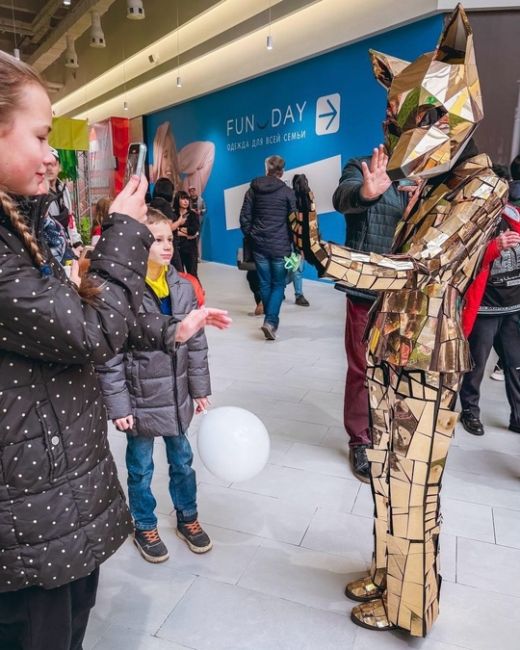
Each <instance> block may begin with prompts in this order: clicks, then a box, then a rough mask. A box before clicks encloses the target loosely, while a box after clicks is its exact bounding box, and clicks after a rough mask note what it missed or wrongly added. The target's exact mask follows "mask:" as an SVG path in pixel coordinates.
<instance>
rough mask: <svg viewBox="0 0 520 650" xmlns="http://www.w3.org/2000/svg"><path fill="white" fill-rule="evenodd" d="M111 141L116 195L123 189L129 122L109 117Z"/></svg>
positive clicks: (124, 118) (121, 118)
mask: <svg viewBox="0 0 520 650" xmlns="http://www.w3.org/2000/svg"><path fill="white" fill-rule="evenodd" d="M110 125H111V127H112V141H113V143H114V156H115V157H116V161H117V168H116V172H115V182H114V191H115V193H116V194H118V193H119V192H120V191H121V190H122V189H123V183H124V180H125V169H126V158H127V155H128V145H129V144H130V120H128V119H127V118H126V117H111V118H110Z"/></svg>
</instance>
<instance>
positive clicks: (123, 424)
mask: <svg viewBox="0 0 520 650" xmlns="http://www.w3.org/2000/svg"><path fill="white" fill-rule="evenodd" d="M112 423H113V425H114V426H115V428H116V429H118V430H119V431H128V430H129V429H133V428H134V416H133V415H127V416H126V417H125V418H117V419H116V420H112Z"/></svg>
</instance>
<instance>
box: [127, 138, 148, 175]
mask: <svg viewBox="0 0 520 650" xmlns="http://www.w3.org/2000/svg"><path fill="white" fill-rule="evenodd" d="M145 161H146V145H145V144H144V143H143V142H132V143H131V144H130V145H129V147H128V157H127V159H126V172H125V184H126V183H128V181H129V180H130V176H133V175H134V174H135V175H136V176H141V175H142V173H143V171H144V163H145Z"/></svg>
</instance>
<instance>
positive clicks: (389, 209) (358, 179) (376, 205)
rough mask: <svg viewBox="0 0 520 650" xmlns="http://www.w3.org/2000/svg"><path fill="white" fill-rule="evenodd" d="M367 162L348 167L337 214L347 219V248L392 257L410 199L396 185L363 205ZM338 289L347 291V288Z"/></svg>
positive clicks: (362, 294)
mask: <svg viewBox="0 0 520 650" xmlns="http://www.w3.org/2000/svg"><path fill="white" fill-rule="evenodd" d="M363 161H365V162H366V163H367V164H369V162H370V157H369V156H367V157H364V158H352V159H351V160H349V161H348V163H347V164H346V165H345V167H344V168H343V173H342V175H341V178H340V181H339V185H338V187H337V188H336V191H335V192H334V195H333V197H332V203H333V205H334V209H335V210H337V211H338V212H342V213H343V214H344V215H345V221H346V226H347V236H346V240H345V246H348V247H349V248H353V249H355V250H359V251H367V252H368V251H370V252H373V253H388V252H389V251H390V249H391V248H392V240H393V237H394V232H395V229H396V226H397V223H398V222H399V221H400V219H401V217H402V216H403V212H404V210H405V208H406V204H407V200H408V197H407V194H406V192H400V191H399V190H398V189H397V185H396V184H392V185H391V186H390V187H389V188H388V189H387V191H386V192H385V193H384V194H383V195H382V196H380V197H379V199H376V200H375V201H363V199H362V198H361V196H360V193H359V192H360V189H361V185H362V184H363V172H362V168H361V163H362V162H363ZM336 286H337V288H340V289H341V290H342V291H345V287H343V286H339V285H336ZM346 293H347V295H348V296H349V297H351V298H354V299H355V298H358V299H359V298H360V299H364V300H371V301H373V300H375V298H376V294H375V293H373V292H371V291H364V290H360V289H347V290H346Z"/></svg>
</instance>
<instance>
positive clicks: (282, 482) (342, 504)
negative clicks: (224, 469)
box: [231, 464, 360, 512]
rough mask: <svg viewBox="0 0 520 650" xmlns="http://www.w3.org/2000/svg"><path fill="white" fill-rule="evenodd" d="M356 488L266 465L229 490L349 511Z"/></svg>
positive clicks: (341, 481)
mask: <svg viewBox="0 0 520 650" xmlns="http://www.w3.org/2000/svg"><path fill="white" fill-rule="evenodd" d="M359 486H360V483H359V482H358V481H357V480H356V479H350V480H348V479H344V478H339V477H336V476H326V475H323V474H317V473H315V472H308V471H307V472H306V471H303V470H301V469H293V468H292V467H280V466H277V465H271V464H268V465H267V466H266V468H265V469H264V470H263V471H262V472H261V473H260V474H258V476H256V477H255V478H253V479H251V480H250V481H245V482H243V483H237V484H233V485H232V486H231V488H232V489H235V488H236V489H237V490H240V491H246V492H254V493H256V494H264V495H266V496H271V497H276V498H278V499H284V500H286V501H288V502H290V503H295V504H300V503H307V504H309V505H311V506H316V507H318V506H325V507H328V508H330V509H332V510H339V511H340V512H350V510H351V509H352V506H353V505H354V501H355V499H356V495H357V493H358V491H359Z"/></svg>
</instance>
